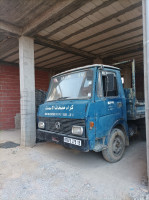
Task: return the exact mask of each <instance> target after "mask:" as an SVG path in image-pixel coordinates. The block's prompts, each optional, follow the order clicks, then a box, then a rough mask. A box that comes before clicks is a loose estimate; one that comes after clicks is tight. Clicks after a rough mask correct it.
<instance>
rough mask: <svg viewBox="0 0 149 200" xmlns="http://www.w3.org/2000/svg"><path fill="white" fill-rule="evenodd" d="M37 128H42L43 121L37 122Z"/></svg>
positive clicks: (43, 126) (43, 125)
mask: <svg viewBox="0 0 149 200" xmlns="http://www.w3.org/2000/svg"><path fill="white" fill-rule="evenodd" d="M38 128H40V129H44V128H45V123H44V122H43V121H39V122H38Z"/></svg>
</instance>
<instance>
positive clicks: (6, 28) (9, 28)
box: [0, 20, 22, 36]
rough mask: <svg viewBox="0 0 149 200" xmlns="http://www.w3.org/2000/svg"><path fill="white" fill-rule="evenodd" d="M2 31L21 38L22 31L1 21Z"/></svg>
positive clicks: (0, 28)
mask: <svg viewBox="0 0 149 200" xmlns="http://www.w3.org/2000/svg"><path fill="white" fill-rule="evenodd" d="M0 30H2V31H5V32H7V33H8V34H9V35H11V36H20V35H21V33H22V29H21V28H18V27H16V26H14V25H12V24H9V23H6V22H3V21H1V20H0Z"/></svg>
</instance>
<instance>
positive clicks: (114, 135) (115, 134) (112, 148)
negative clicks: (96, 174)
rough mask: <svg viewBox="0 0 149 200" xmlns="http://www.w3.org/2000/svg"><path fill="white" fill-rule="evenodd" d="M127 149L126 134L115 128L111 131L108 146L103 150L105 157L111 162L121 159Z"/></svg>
mask: <svg viewBox="0 0 149 200" xmlns="http://www.w3.org/2000/svg"><path fill="white" fill-rule="evenodd" d="M124 151H125V135H124V133H123V131H122V130H121V129H119V128H114V129H113V130H112V132H111V135H110V139H109V143H108V148H107V149H105V150H103V151H102V155H103V157H104V159H105V160H106V161H108V162H110V163H115V162H118V161H119V160H121V158H122V157H123V155H124Z"/></svg>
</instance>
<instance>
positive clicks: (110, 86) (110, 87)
mask: <svg viewBox="0 0 149 200" xmlns="http://www.w3.org/2000/svg"><path fill="white" fill-rule="evenodd" d="M113 90H114V74H107V91H108V92H111V91H113Z"/></svg>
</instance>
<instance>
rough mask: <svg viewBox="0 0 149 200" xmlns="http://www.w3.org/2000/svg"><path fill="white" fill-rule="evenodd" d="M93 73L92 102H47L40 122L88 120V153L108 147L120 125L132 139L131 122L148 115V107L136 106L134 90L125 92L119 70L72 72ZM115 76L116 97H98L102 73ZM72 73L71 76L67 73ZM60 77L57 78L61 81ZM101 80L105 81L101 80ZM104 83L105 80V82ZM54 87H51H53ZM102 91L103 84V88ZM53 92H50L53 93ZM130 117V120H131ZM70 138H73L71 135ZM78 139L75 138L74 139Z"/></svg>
mask: <svg viewBox="0 0 149 200" xmlns="http://www.w3.org/2000/svg"><path fill="white" fill-rule="evenodd" d="M88 68H89V69H91V70H93V74H94V77H93V86H92V97H91V98H90V99H78V100H77V99H74V100H73V99H65V100H55V101H49V102H47V101H45V103H44V104H42V105H40V106H39V110H38V114H37V116H38V118H39V117H40V118H41V117H42V118H46V119H47V118H48V119H49V120H50V119H51V118H56V119H57V120H58V119H60V118H65V119H78V120H79V119H84V120H85V126H86V127H85V131H86V137H87V139H88V150H95V151H100V150H102V148H100V149H98V150H97V149H95V147H96V145H95V144H99V145H100V144H102V143H103V146H102V147H103V148H105V146H107V145H108V139H109V135H110V133H111V130H112V129H113V128H114V127H116V126H118V125H120V126H121V127H123V129H124V130H125V133H126V137H128V124H127V120H128V119H132V118H133V119H136V118H138V113H139V114H140V113H141V114H142V115H143V114H144V112H145V111H144V105H143V104H142V105H141V104H140V105H138V106H136V97H135V96H133V92H132V89H127V90H125V93H124V89H123V86H122V82H121V75H120V71H119V69H118V68H115V67H110V66H102V65H92V66H89V67H86V68H85V67H84V68H79V69H75V70H71V71H69V73H74V72H75V71H76V72H78V71H82V70H85V69H88ZM104 72H105V73H110V72H111V73H114V74H115V77H116V82H117V90H118V94H117V95H116V96H107V97H104V95H99V94H98V92H99V91H98V89H99V88H98V84H99V79H98V77H99V76H101V74H102V73H104ZM66 73H68V72H66ZM58 76H59V75H57V76H56V77H58ZM54 77H55V76H54ZM100 78H101V77H100ZM101 79H102V78H101ZM50 87H51V86H50ZM99 87H100V88H102V83H101V85H100V86H99ZM49 91H50V89H49ZM127 117H128V119H127ZM90 122H94V127H93V128H91V127H90ZM68 136H69V135H68ZM74 137H75V136H73V138H74Z"/></svg>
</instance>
